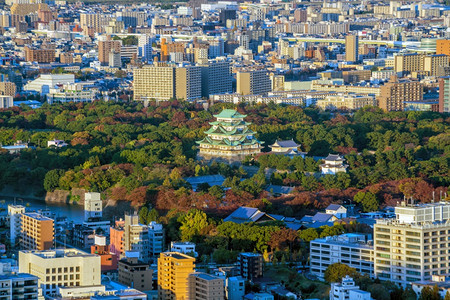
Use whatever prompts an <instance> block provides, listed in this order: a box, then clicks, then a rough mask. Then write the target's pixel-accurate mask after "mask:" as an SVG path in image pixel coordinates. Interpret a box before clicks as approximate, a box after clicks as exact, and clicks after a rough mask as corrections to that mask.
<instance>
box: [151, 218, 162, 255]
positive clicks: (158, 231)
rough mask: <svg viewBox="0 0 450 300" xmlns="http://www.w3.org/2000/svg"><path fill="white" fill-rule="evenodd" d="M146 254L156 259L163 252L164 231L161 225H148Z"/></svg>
mask: <svg viewBox="0 0 450 300" xmlns="http://www.w3.org/2000/svg"><path fill="white" fill-rule="evenodd" d="M148 245H149V246H148V252H149V255H150V256H153V257H157V256H159V254H160V253H161V252H163V251H164V229H163V226H162V224H159V223H156V222H150V224H148Z"/></svg>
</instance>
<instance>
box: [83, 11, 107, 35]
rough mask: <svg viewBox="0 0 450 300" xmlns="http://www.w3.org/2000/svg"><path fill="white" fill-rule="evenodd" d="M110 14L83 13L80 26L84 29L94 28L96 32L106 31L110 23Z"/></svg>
mask: <svg viewBox="0 0 450 300" xmlns="http://www.w3.org/2000/svg"><path fill="white" fill-rule="evenodd" d="M110 19H111V17H110V16H108V15H105V14H97V13H82V14H80V26H81V28H83V30H86V31H87V29H88V28H92V29H93V30H94V31H95V32H104V31H105V27H106V26H107V25H108V23H109V20H110Z"/></svg>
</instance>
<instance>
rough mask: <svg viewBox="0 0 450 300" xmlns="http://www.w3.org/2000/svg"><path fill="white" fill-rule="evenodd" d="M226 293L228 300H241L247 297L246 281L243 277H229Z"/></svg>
mask: <svg viewBox="0 0 450 300" xmlns="http://www.w3.org/2000/svg"><path fill="white" fill-rule="evenodd" d="M225 292H226V296H227V299H228V300H241V299H242V298H243V297H244V295H245V279H244V278H242V277H241V276H233V277H228V278H227V280H226V284H225Z"/></svg>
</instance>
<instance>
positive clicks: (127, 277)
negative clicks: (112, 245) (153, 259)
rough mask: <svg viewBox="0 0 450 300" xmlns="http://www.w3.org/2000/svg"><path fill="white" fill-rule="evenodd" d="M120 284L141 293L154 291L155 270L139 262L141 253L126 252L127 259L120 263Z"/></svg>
mask: <svg viewBox="0 0 450 300" xmlns="http://www.w3.org/2000/svg"><path fill="white" fill-rule="evenodd" d="M118 272H119V282H120V283H121V284H124V285H126V286H129V287H132V288H135V289H137V290H139V291H150V290H152V285H153V281H152V276H153V270H152V269H150V266H149V265H148V264H147V263H144V262H143V261H140V260H139V253H136V252H126V257H125V258H122V259H121V260H120V261H119V263H118Z"/></svg>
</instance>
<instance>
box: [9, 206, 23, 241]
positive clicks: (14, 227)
mask: <svg viewBox="0 0 450 300" xmlns="http://www.w3.org/2000/svg"><path fill="white" fill-rule="evenodd" d="M24 212H25V206H22V205H11V204H10V205H8V216H9V237H10V241H11V244H12V245H15V244H16V239H17V238H18V237H19V236H20V232H21V230H22V226H21V225H20V219H21V217H22V214H23V213H24Z"/></svg>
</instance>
